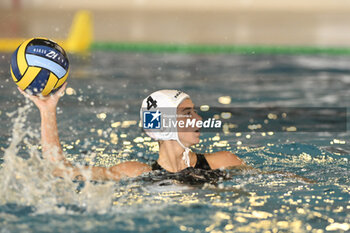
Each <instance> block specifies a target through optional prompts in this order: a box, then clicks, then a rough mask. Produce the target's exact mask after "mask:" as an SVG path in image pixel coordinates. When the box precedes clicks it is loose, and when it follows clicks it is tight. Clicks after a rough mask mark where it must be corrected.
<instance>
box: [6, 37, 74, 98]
mask: <svg viewBox="0 0 350 233" xmlns="http://www.w3.org/2000/svg"><path fill="white" fill-rule="evenodd" d="M10 71H11V76H12V78H13V80H14V81H15V83H16V84H17V86H18V87H19V88H21V89H22V90H24V91H26V92H27V93H30V94H32V95H43V96H47V95H49V94H50V93H53V92H55V91H57V90H58V89H59V88H60V87H61V86H62V85H63V84H64V82H65V81H66V80H67V77H68V72H69V61H68V58H67V54H66V52H65V51H64V50H63V48H62V47H61V46H59V45H58V44H57V43H55V42H53V41H51V40H48V39H46V38H32V39H29V40H26V41H24V42H23V43H22V44H21V45H20V46H19V47H18V48H17V49H16V51H15V52H14V53H13V54H12V58H11V67H10Z"/></svg>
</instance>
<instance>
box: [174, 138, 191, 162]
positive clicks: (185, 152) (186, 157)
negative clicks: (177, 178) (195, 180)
mask: <svg viewBox="0 0 350 233" xmlns="http://www.w3.org/2000/svg"><path fill="white" fill-rule="evenodd" d="M176 141H177V142H178V143H179V144H180V146H181V147H182V148H184V149H185V151H184V152H183V153H182V160H183V161H184V162H185V164H186V165H187V167H190V166H191V165H190V157H189V155H188V154H189V153H190V151H191V150H190V148H188V147H186V146H184V144H182V142H181V141H180V139H179V138H177V139H176Z"/></svg>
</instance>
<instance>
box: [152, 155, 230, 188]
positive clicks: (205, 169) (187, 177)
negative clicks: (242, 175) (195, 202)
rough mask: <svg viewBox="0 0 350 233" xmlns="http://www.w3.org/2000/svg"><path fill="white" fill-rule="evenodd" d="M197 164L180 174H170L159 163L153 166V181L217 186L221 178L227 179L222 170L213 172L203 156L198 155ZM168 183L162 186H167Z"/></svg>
mask: <svg viewBox="0 0 350 233" xmlns="http://www.w3.org/2000/svg"><path fill="white" fill-rule="evenodd" d="M196 155H197V162H196V165H195V166H194V167H188V168H185V169H183V170H181V171H179V172H175V173H172V172H168V171H167V170H165V169H164V168H162V167H161V166H160V165H159V164H158V162H157V161H155V162H154V163H153V164H152V171H154V172H156V173H153V175H152V177H150V178H151V180H152V181H165V180H169V179H170V180H176V181H179V182H180V183H182V184H189V185H203V184H205V183H210V184H216V182H218V181H219V179H220V178H225V176H226V173H225V172H223V171H220V170H218V169H217V170H212V169H211V168H210V166H209V164H208V161H207V160H206V159H205V157H204V155H203V154H196ZM167 184H168V182H164V183H161V184H160V185H161V186H163V185H167Z"/></svg>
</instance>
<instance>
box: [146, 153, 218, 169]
mask: <svg viewBox="0 0 350 233" xmlns="http://www.w3.org/2000/svg"><path fill="white" fill-rule="evenodd" d="M196 155H197V162H196V165H195V166H194V168H199V169H203V170H211V168H210V166H209V164H208V161H207V160H206V158H205V156H204V155H203V154H196ZM161 170H165V169H164V168H162V167H161V166H160V165H159V164H158V162H157V161H155V162H154V163H153V164H152V171H161Z"/></svg>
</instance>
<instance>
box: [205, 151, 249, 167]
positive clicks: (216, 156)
mask: <svg viewBox="0 0 350 233" xmlns="http://www.w3.org/2000/svg"><path fill="white" fill-rule="evenodd" d="M204 156H205V158H206V160H207V161H208V163H209V165H210V167H211V168H212V169H218V168H226V167H232V166H240V165H244V162H243V160H242V159H241V158H239V157H238V156H237V155H235V154H233V153H232V152H230V151H218V152H214V153H208V154H204Z"/></svg>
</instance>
